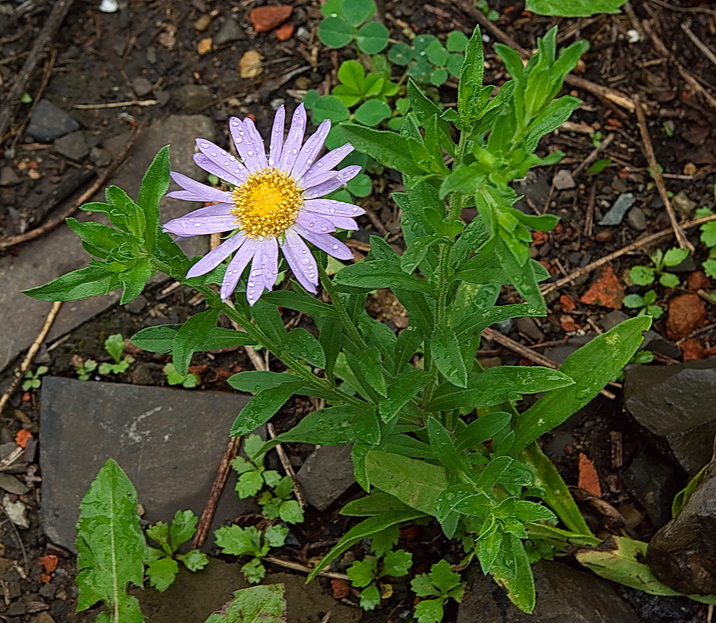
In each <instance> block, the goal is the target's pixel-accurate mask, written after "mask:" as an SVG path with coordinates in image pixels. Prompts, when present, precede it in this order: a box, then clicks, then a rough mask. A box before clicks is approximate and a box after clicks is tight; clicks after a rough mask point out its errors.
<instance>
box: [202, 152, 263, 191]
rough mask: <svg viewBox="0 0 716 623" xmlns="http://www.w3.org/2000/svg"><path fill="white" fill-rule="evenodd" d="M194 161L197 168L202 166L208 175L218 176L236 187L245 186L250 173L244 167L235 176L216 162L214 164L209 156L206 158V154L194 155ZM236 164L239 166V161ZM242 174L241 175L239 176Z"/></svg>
mask: <svg viewBox="0 0 716 623" xmlns="http://www.w3.org/2000/svg"><path fill="white" fill-rule="evenodd" d="M192 158H193V159H194V162H195V163H196V164H197V166H200V167H201V168H202V169H204V171H206V172H207V173H211V174H212V175H216V177H218V178H221V179H222V180H225V181H227V182H229V184H233V185H234V186H238V185H239V184H243V183H244V182H245V181H246V178H247V177H248V176H249V172H248V170H247V169H244V168H243V165H242V167H241V168H242V171H237V173H236V175H233V174H231V173H229V171H227V170H226V169H225V168H223V167H220V166H219V165H218V164H216V162H214V161H213V160H212V159H211V158H209V157H208V156H205V155H204V154H194V155H193V156H192ZM236 163H237V164H238V163H239V161H238V160H237V161H236ZM239 173H241V175H239Z"/></svg>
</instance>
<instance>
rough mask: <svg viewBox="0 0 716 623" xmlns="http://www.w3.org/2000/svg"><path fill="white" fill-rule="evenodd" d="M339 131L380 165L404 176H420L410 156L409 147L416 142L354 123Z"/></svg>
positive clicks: (342, 127) (418, 169)
mask: <svg viewBox="0 0 716 623" xmlns="http://www.w3.org/2000/svg"><path fill="white" fill-rule="evenodd" d="M341 131H342V133H343V135H344V137H345V139H346V140H347V141H350V143H351V144H352V145H353V146H354V147H355V148H356V149H357V150H359V151H361V152H363V153H366V154H368V155H369V156H372V157H373V158H375V159H376V160H377V161H378V162H380V164H382V165H383V166H386V167H388V168H389V169H395V170H396V171H400V172H401V173H404V174H405V175H421V174H422V173H423V170H422V169H421V168H419V167H418V166H417V165H416V164H415V162H414V161H413V158H412V156H411V145H412V144H416V145H418V142H417V141H416V140H415V139H411V138H408V137H407V136H404V135H402V134H397V133H395V132H389V131H387V130H374V129H373V128H366V127H364V126H362V125H357V124H354V123H345V124H343V125H342V126H341Z"/></svg>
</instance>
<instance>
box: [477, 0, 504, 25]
mask: <svg viewBox="0 0 716 623" xmlns="http://www.w3.org/2000/svg"><path fill="white" fill-rule="evenodd" d="M475 6H476V7H477V8H478V9H480V10H481V11H482V12H483V13H484V14H485V15H486V16H487V19H489V20H490V21H491V22H494V21H497V20H498V19H499V18H500V14H499V13H498V12H497V11H495V10H494V9H491V8H490V5H489V4H488V2H487V0H477V1H476V2H475Z"/></svg>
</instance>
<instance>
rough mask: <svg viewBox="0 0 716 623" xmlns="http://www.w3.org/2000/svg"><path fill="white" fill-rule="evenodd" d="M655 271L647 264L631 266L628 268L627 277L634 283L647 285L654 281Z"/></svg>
mask: <svg viewBox="0 0 716 623" xmlns="http://www.w3.org/2000/svg"><path fill="white" fill-rule="evenodd" d="M655 275H656V273H655V271H654V269H653V268H650V267H649V266H632V268H631V269H630V270H629V279H630V280H631V282H632V283H633V284H634V285H637V286H649V285H651V284H652V283H654V277H655Z"/></svg>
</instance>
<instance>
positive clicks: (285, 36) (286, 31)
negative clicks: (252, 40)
mask: <svg viewBox="0 0 716 623" xmlns="http://www.w3.org/2000/svg"><path fill="white" fill-rule="evenodd" d="M294 29H295V26H294V25H293V24H284V25H283V26H279V27H278V28H277V29H276V32H275V33H274V34H275V35H276V39H278V40H279V41H288V40H289V39H290V38H291V37H292V36H293V31H294Z"/></svg>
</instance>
